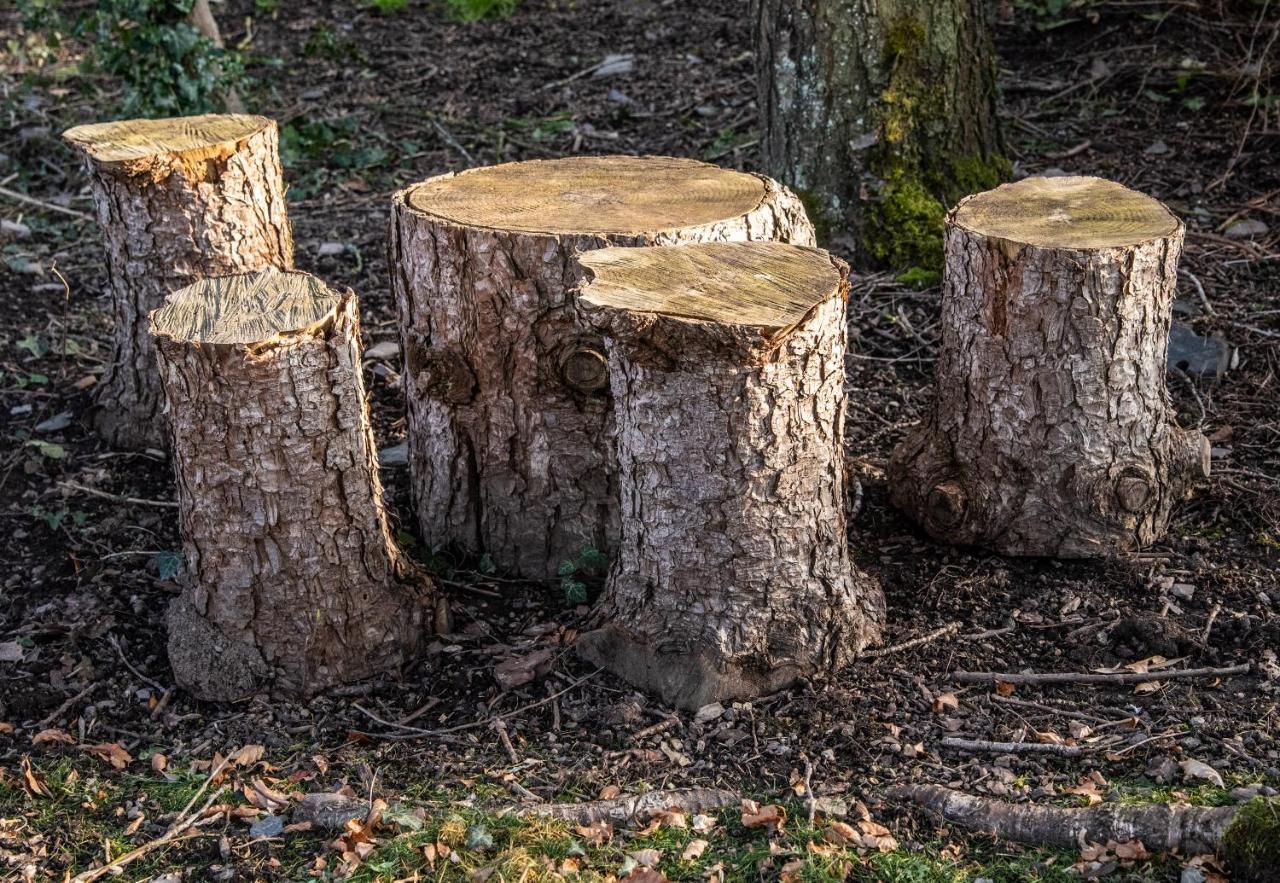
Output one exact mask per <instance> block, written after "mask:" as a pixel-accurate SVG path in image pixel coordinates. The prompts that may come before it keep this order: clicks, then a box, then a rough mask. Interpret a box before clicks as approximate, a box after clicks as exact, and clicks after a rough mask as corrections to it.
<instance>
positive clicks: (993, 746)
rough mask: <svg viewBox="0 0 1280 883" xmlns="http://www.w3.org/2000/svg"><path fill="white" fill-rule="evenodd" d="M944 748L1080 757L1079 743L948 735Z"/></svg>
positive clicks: (995, 752)
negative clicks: (1000, 739)
mask: <svg viewBox="0 0 1280 883" xmlns="http://www.w3.org/2000/svg"><path fill="white" fill-rule="evenodd" d="M942 747H943V748H955V749H956V750H957V751H974V752H988V753H993V754H1058V755H1061V756H1062V757H1079V756H1080V754H1081V751H1080V747H1079V746H1077V745H1054V744H1051V743H1049V742H988V741H987V740H986V739H957V738H956V737H954V736H948V737H947V738H945V739H943V740H942Z"/></svg>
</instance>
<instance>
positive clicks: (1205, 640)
mask: <svg viewBox="0 0 1280 883" xmlns="http://www.w3.org/2000/svg"><path fill="white" fill-rule="evenodd" d="M1221 612H1222V602H1221V601H1215V602H1214V603H1213V609H1212V610H1210V611H1209V620H1208V622H1206V623H1205V624H1204V636H1203V637H1202V638H1201V639H1200V643H1201V644H1204V645H1205V646H1208V644H1209V635H1210V634H1212V632H1213V624H1214V622H1215V621H1217V619H1218V614H1219V613H1221Z"/></svg>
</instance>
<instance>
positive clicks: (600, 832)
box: [573, 819, 613, 846]
mask: <svg viewBox="0 0 1280 883" xmlns="http://www.w3.org/2000/svg"><path fill="white" fill-rule="evenodd" d="M573 830H574V831H576V832H577V834H578V836H579V837H581V838H582V839H583V840H585V841H587V843H589V844H591V845H592V846H600V845H601V844H604V843H608V842H609V841H610V840H612V839H613V825H611V824H609V823H608V822H607V821H605V820H604V819H596V820H595V821H594V822H592V823H591V824H590V825H576V826H575V827H574V829H573Z"/></svg>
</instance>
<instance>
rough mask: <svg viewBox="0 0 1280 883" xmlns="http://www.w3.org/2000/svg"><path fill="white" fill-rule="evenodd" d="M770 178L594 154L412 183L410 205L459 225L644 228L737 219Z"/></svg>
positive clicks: (669, 160) (579, 230)
mask: <svg viewBox="0 0 1280 883" xmlns="http://www.w3.org/2000/svg"><path fill="white" fill-rule="evenodd" d="M764 198H765V185H764V181H763V180H761V179H760V178H758V177H756V176H755V175H748V174H746V173H743V172H734V171H730V170H728V169H722V168H719V167H718V166H713V165H708V164H707V163H702V162H697V161H695V160H689V159H676V158H673V157H661V156H591V157H585V156H584V157H570V158H566V159H551V160H530V161H528V162H516V163H505V164H503V165H498V166H488V167H485V168H479V169H470V170H468V171H465V172H459V173H458V174H456V175H442V176H440V177H438V178H431V179H430V180H427V181H424V182H422V183H421V184H417V185H415V186H414V187H411V188H410V189H409V190H408V191H407V192H406V194H405V203H406V204H407V205H408V206H409V207H410V208H412V209H415V210H417V211H420V212H423V213H425V214H428V215H434V216H436V217H439V218H443V219H445V220H449V221H452V222H454V223H456V224H461V225H463V226H469V227H484V228H488V229H493V230H510V231H512V232H519V233H550V234H593V233H615V234H632V235H635V234H643V233H659V232H662V231H664V230H678V229H683V228H686V227H694V226H698V225H701V224H712V223H715V222H716V221H725V220H730V219H734V218H739V217H741V216H742V215H745V214H747V213H748V212H750V211H752V210H754V209H755V208H756V207H757V206H759V205H760V204H761V202H762V201H763V200H764Z"/></svg>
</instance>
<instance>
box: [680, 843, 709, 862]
mask: <svg viewBox="0 0 1280 883" xmlns="http://www.w3.org/2000/svg"><path fill="white" fill-rule="evenodd" d="M710 845H711V843H710V841H707V840H697V839H695V840H690V841H689V842H688V844H687V845H686V846H685V848H684V852H682V853H680V860H681V861H686V862H691V861H693V860H695V859H697V858H698V857H699V856H701V855H702V853H704V852H706V850H707V847H708V846H710Z"/></svg>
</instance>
